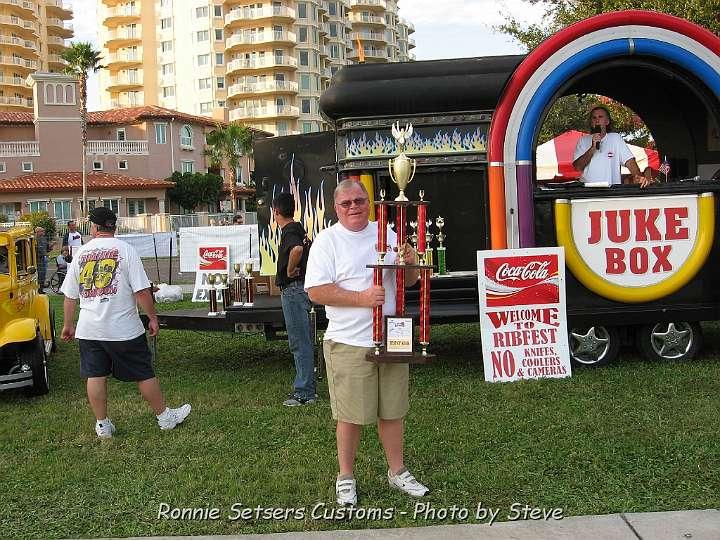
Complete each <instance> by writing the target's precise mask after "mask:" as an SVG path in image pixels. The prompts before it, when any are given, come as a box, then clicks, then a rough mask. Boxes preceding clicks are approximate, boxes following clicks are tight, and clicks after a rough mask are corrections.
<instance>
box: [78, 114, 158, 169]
mask: <svg viewBox="0 0 720 540" xmlns="http://www.w3.org/2000/svg"><path fill="white" fill-rule="evenodd" d="M126 106H127V105H126ZM87 155H88V156H90V155H92V156H101V155H106V156H107V155H113V156H147V155H148V142H147V141H88V147H87Z"/></svg>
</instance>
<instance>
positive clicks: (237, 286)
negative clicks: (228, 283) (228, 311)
mask: <svg viewBox="0 0 720 540" xmlns="http://www.w3.org/2000/svg"><path fill="white" fill-rule="evenodd" d="M233 270H235V277H234V278H233V306H242V305H243V286H242V282H243V280H242V276H241V275H240V271H241V270H242V265H241V264H240V263H235V264H233Z"/></svg>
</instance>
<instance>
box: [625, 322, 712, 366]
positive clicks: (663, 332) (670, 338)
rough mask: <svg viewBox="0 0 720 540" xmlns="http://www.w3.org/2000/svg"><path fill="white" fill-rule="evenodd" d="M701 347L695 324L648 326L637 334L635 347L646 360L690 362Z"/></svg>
mask: <svg viewBox="0 0 720 540" xmlns="http://www.w3.org/2000/svg"><path fill="white" fill-rule="evenodd" d="M701 345H702V330H701V329H700V325H699V324H698V323H696V322H669V323H667V322H664V323H655V324H648V325H645V326H643V327H641V328H640V330H639V331H638V333H637V346H638V349H639V350H640V352H641V353H642V355H643V356H644V357H645V358H647V359H648V360H653V361H663V362H668V361H670V362H681V361H683V360H690V359H692V358H693V356H695V353H697V352H698V350H699V349H700V346H701Z"/></svg>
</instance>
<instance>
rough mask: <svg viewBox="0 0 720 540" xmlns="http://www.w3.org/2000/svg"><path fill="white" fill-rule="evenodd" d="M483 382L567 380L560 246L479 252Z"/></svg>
mask: <svg viewBox="0 0 720 540" xmlns="http://www.w3.org/2000/svg"><path fill="white" fill-rule="evenodd" d="M477 257H478V291H479V293H480V328H481V334H482V349H483V363H484V367H485V380H486V381H488V382H508V381H517V380H522V379H536V378H545V377H549V378H559V377H569V376H570V375H571V370H570V353H569V349H568V333H567V320H566V316H565V258H564V256H563V250H562V248H535V249H507V250H496V251H478V253H477Z"/></svg>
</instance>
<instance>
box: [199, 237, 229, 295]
mask: <svg viewBox="0 0 720 540" xmlns="http://www.w3.org/2000/svg"><path fill="white" fill-rule="evenodd" d="M229 252H230V247H229V246H228V245H227V244H225V245H221V244H212V245H209V244H208V245H202V246H198V250H197V257H196V259H195V260H196V267H195V269H194V270H195V290H194V291H193V297H192V301H193V302H208V301H209V296H208V285H207V282H208V280H207V277H208V276H209V275H210V274H228V281H229V280H230V279H232V277H231V276H230V263H229V261H228V254H229ZM216 285H218V284H216ZM218 293H219V291H216V293H215V294H216V298H217V299H218V301H219V302H222V296H221V295H220V294H218Z"/></svg>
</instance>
